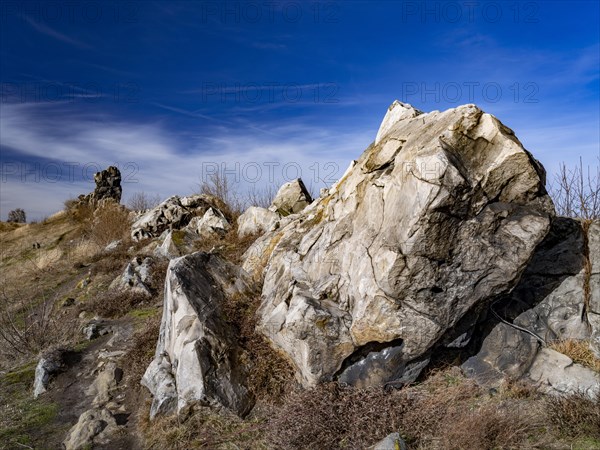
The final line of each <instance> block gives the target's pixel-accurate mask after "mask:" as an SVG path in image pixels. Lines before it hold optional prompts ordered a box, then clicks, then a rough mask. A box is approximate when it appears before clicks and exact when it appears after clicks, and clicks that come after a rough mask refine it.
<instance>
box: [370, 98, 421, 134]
mask: <svg viewBox="0 0 600 450" xmlns="http://www.w3.org/2000/svg"><path fill="white" fill-rule="evenodd" d="M419 114H423V113H422V112H421V111H419V110H418V109H415V108H413V107H412V106H411V105H410V104H408V103H402V102H399V101H398V100H395V101H394V102H393V103H392V104H391V105H390V106H389V108H388V110H387V113H386V114H385V117H384V118H383V120H382V121H381V125H379V130H378V131H377V136H376V137H375V144H378V143H379V141H381V139H383V137H384V136H385V135H386V134H388V133H389V132H390V130H391V129H392V128H393V127H394V125H396V124H397V123H398V122H399V121H401V120H404V119H412V118H414V117H417V116H418V115H419Z"/></svg>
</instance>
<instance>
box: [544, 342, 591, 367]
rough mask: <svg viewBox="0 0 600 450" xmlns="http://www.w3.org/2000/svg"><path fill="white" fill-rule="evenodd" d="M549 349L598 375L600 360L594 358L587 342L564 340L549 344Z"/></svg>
mask: <svg viewBox="0 0 600 450" xmlns="http://www.w3.org/2000/svg"><path fill="white" fill-rule="evenodd" d="M550 348H552V349H553V350H556V351H557V352H559V353H562V354H563V355H567V356H568V357H569V358H571V359H572V360H573V362H576V363H577V364H581V365H582V366H585V367H588V368H590V369H592V370H595V371H596V372H598V373H600V359H598V358H596V357H595V356H594V353H593V352H592V350H591V349H590V345H589V342H588V341H587V340H579V339H565V340H562V341H555V342H553V343H551V344H550Z"/></svg>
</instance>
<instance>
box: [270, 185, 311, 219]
mask: <svg viewBox="0 0 600 450" xmlns="http://www.w3.org/2000/svg"><path fill="white" fill-rule="evenodd" d="M312 201H313V199H312V197H311V196H310V193H309V192H308V190H307V189H306V186H304V183H303V182H302V180H301V179H300V178H297V179H295V180H293V181H290V182H288V183H285V184H284V185H283V186H281V187H280V188H279V190H278V191H277V194H276V195H275V198H274V199H273V202H272V203H271V206H270V207H269V209H270V210H271V211H273V212H277V213H279V214H280V215H281V216H288V215H290V214H296V213H299V212H300V211H302V210H303V209H304V208H306V207H307V206H308V205H309V204H311V203H312Z"/></svg>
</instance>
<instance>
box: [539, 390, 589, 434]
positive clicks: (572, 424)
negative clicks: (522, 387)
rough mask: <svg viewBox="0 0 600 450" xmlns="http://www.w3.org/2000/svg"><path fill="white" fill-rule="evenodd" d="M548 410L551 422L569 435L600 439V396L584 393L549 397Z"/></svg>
mask: <svg viewBox="0 0 600 450" xmlns="http://www.w3.org/2000/svg"><path fill="white" fill-rule="evenodd" d="M545 406H546V411H547V414H548V418H549V419H550V421H551V423H553V424H554V425H555V426H557V428H558V430H559V431H560V433H561V434H563V435H565V436H568V437H585V438H593V439H600V396H598V395H597V396H596V398H595V399H590V398H588V397H586V396H585V395H583V394H575V395H571V396H557V397H548V398H546V400H545Z"/></svg>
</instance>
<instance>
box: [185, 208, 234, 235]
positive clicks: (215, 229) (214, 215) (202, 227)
mask: <svg viewBox="0 0 600 450" xmlns="http://www.w3.org/2000/svg"><path fill="white" fill-rule="evenodd" d="M194 223H195V225H196V226H195V229H194V231H195V232H196V233H197V234H199V235H200V236H202V237H204V238H210V237H214V236H223V235H225V233H227V231H229V229H230V228H231V225H229V222H228V221H227V219H226V218H225V215H224V214H223V213H222V212H221V211H219V210H218V209H215V208H208V210H207V211H206V212H205V213H204V215H203V216H202V217H201V218H200V219H199V220H197V221H196V222H194Z"/></svg>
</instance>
